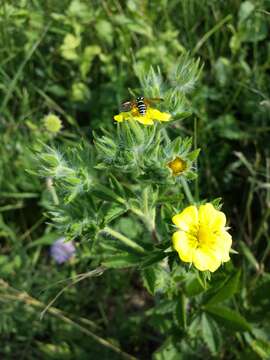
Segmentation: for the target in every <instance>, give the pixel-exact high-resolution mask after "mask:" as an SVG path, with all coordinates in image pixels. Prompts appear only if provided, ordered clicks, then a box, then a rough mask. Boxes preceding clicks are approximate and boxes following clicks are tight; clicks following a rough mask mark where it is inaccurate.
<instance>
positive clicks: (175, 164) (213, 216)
mask: <svg viewBox="0 0 270 360" xmlns="http://www.w3.org/2000/svg"><path fill="white" fill-rule="evenodd" d="M170 118H171V115H170V114H168V113H165V112H161V111H159V110H157V109H153V108H151V107H148V108H147V110H146V113H145V114H144V115H141V114H140V113H139V110H138V109H137V108H136V107H134V108H133V109H131V110H130V111H127V112H121V113H120V114H118V115H115V116H114V120H116V121H117V122H120V123H121V122H123V121H126V120H127V121H134V120H135V121H137V122H139V123H141V124H143V125H153V124H154V121H169V120H170ZM190 146H191V144H190V139H187V143H184V144H183V142H182V140H181V139H179V138H177V139H175V141H174V144H171V145H170V146H169V147H168V149H166V148H165V149H164V153H165V154H167V156H169V158H170V160H169V161H167V163H166V165H167V168H169V170H170V171H171V174H172V175H173V176H174V177H179V175H183V174H186V175H188V174H189V173H190V172H191V173H192V170H190V169H191V164H192V161H193V160H194V159H196V157H197V155H198V151H195V152H193V153H188V150H189V148H190ZM178 154H181V156H179V155H178ZM149 159H150V158H149ZM149 161H150V160H149ZM172 221H173V223H174V224H175V225H176V227H177V231H176V232H175V233H174V234H173V236H172V242H173V247H174V249H175V250H176V251H177V252H178V254H179V257H180V259H181V260H182V261H184V262H188V263H190V264H193V265H194V266H195V267H196V268H197V269H198V270H200V271H206V270H209V271H211V272H214V271H216V270H217V269H218V268H219V266H220V265H221V264H222V263H224V262H227V261H229V260H230V256H229V252H230V248H231V245H232V238H231V235H230V234H229V233H228V232H227V228H226V226H225V225H226V217H225V214H224V213H223V212H221V211H218V210H216V209H215V208H214V206H213V205H212V204H211V203H207V204H205V205H200V206H199V207H197V206H195V205H192V206H188V207H187V208H186V209H184V210H183V211H182V212H181V213H179V214H177V215H175V216H173V218H172Z"/></svg>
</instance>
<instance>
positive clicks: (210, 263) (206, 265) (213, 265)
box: [192, 248, 221, 272]
mask: <svg viewBox="0 0 270 360" xmlns="http://www.w3.org/2000/svg"><path fill="white" fill-rule="evenodd" d="M192 262H193V264H194V266H195V267H196V268H197V269H198V270H200V271H205V270H210V271H211V272H214V271H216V270H217V269H218V268H219V266H220V265H221V261H220V260H219V259H218V258H217V257H216V256H215V255H214V254H212V253H211V252H210V251H207V250H204V249H202V248H197V249H196V250H195V251H194V253H193V259H192Z"/></svg>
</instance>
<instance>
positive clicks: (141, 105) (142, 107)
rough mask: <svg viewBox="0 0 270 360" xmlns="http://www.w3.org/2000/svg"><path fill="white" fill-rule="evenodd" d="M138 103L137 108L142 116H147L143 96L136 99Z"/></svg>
mask: <svg viewBox="0 0 270 360" xmlns="http://www.w3.org/2000/svg"><path fill="white" fill-rule="evenodd" d="M136 103H137V108H138V110H139V113H140V115H145V114H146V105H145V102H144V98H143V97H142V96H140V97H138V98H137V99H136Z"/></svg>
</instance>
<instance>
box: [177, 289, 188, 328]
mask: <svg viewBox="0 0 270 360" xmlns="http://www.w3.org/2000/svg"><path fill="white" fill-rule="evenodd" d="M176 301H177V303H176V307H175V317H176V321H177V322H178V324H179V325H180V326H181V327H183V328H184V329H185V328H186V327H187V298H186V297H185V295H184V294H183V293H182V294H180V296H179V299H176Z"/></svg>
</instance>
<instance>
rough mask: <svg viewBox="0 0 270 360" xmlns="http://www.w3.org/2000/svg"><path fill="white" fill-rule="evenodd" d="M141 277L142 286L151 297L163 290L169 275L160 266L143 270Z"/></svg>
mask: <svg viewBox="0 0 270 360" xmlns="http://www.w3.org/2000/svg"><path fill="white" fill-rule="evenodd" d="M142 275H143V283H144V286H145V287H146V289H147V290H148V291H149V293H150V294H152V295H154V294H155V293H156V292H157V291H162V290H164V289H165V288H166V286H167V284H168V280H169V274H168V273H167V271H165V269H163V268H162V267H161V266H160V265H155V266H152V267H150V268H147V269H145V270H143V272H142Z"/></svg>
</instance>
